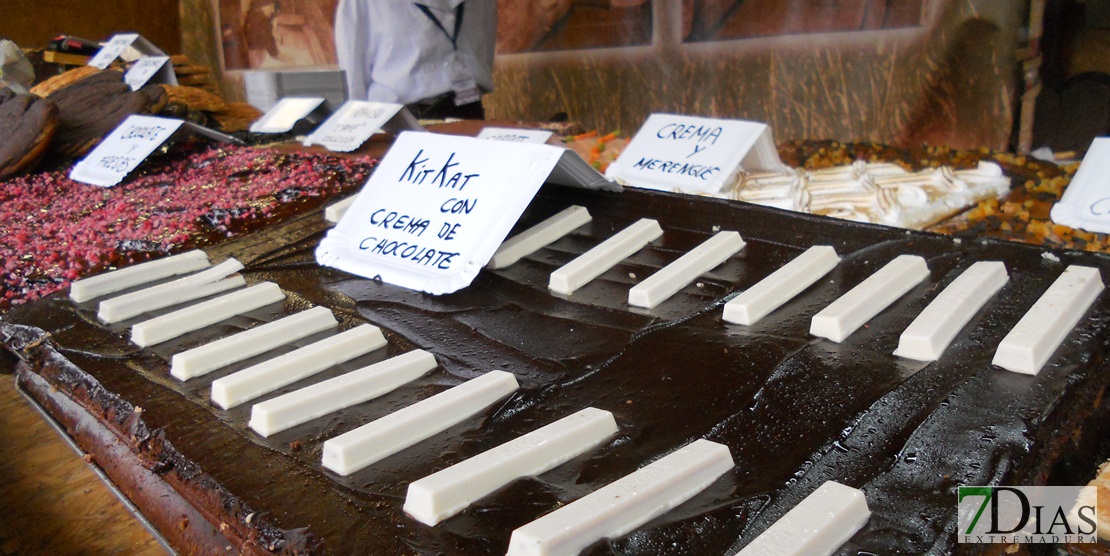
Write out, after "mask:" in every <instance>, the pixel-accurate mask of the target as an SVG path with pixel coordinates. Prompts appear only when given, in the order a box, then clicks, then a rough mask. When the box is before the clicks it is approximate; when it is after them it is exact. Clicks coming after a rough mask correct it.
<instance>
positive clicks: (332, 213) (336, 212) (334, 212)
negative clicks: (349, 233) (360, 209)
mask: <svg viewBox="0 0 1110 556" xmlns="http://www.w3.org/2000/svg"><path fill="white" fill-rule="evenodd" d="M357 198H358V195H357V194H356V195H351V196H350V197H347V198H346V199H343V200H342V201H339V202H336V203H332V204H330V205H328V207H327V208H325V209H324V220H327V221H328V222H331V223H333V224H334V223H337V222H339V220H340V219H341V218H343V215H344V214H347V210H349V209H350V208H351V205H353V204H355V199H357Z"/></svg>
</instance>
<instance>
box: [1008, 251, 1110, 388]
mask: <svg viewBox="0 0 1110 556" xmlns="http://www.w3.org/2000/svg"><path fill="white" fill-rule="evenodd" d="M1103 287H1104V286H1103V284H1102V275H1101V274H1100V273H1099V271H1098V269H1097V268H1091V267H1088V266H1078V265H1071V266H1069V267H1068V268H1066V269H1064V273H1063V274H1061V275H1060V277H1059V278H1057V279H1056V281H1055V282H1053V283H1052V285H1051V286H1049V287H1048V289H1047V290H1045V292H1044V293H1043V294H1041V297H1040V299H1038V300H1037V302H1036V303H1034V304H1033V306H1032V307H1030V308H1029V311H1027V312H1026V313H1025V316H1023V317H1021V320H1019V321H1018V323H1017V324H1016V325H1014V328H1013V329H1012V330H1010V333H1009V334H1006V337H1005V338H1003V339H1002V342H1001V343H1000V344H998V351H996V352H994V360H993V361H991V363H993V364H995V365H998V366H999V367H1002V368H1003V369H1006V370H1008V371H1013V372H1015V373H1024V374H1027V375H1035V374H1037V373H1039V372H1040V371H1041V367H1043V366H1044V364H1045V363H1047V362H1048V358H1049V357H1052V354H1053V353H1054V352H1055V351H1056V348H1058V347H1060V343H1061V342H1063V341H1064V338H1066V337H1067V335H1068V333H1069V332H1071V330H1072V329H1073V328H1075V325H1076V324H1077V323H1079V319H1081V318H1083V315H1085V314H1086V313H1087V309H1089V308H1090V307H1091V304H1092V303H1094V302H1095V299H1096V298H1098V294H1099V293H1100V292H1101V291H1102V288H1103Z"/></svg>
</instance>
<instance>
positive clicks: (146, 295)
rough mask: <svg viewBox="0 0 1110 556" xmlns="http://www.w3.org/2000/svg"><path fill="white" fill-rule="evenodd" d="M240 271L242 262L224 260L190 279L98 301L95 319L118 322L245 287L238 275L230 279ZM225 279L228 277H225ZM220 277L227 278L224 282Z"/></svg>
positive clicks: (189, 277)
mask: <svg viewBox="0 0 1110 556" xmlns="http://www.w3.org/2000/svg"><path fill="white" fill-rule="evenodd" d="M240 270H243V263H240V262H239V261H237V260H235V259H228V260H226V261H224V262H222V263H220V264H218V265H216V266H214V267H212V268H209V269H208V270H205V271H202V272H198V273H196V274H193V275H192V276H186V277H184V278H181V279H178V280H174V281H172V282H166V283H165V284H159V285H157V286H151V287H149V288H146V289H142V290H139V291H135V292H131V293H128V294H124V295H121V296H118V297H113V298H111V299H105V300H104V301H101V302H100V310H99V311H98V312H97V314H96V318H98V319H100V320H101V321H102V322H106V323H113V322H119V321H121V320H125V319H129V318H131V317H134V316H136V315H141V314H143V313H146V312H148V311H155V310H158V309H163V308H165V307H169V306H171V305H177V304H178V303H184V302H186V301H192V300H194V299H200V298H202V297H208V296H210V295H214V294H217V293H220V292H224V291H227V290H230V289H232V288H238V287H241V286H245V285H246V284H247V281H246V280H244V279H243V277H242V276H232V275H233V274H235V273H236V272H239V271H240ZM228 276H232V277H231V278H228ZM224 278H227V279H226V280H224ZM216 284H220V285H219V286H217V285H216Z"/></svg>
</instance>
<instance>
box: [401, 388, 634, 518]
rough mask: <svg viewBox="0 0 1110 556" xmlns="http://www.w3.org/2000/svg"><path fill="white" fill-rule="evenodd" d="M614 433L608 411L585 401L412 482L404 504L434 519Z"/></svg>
mask: <svg viewBox="0 0 1110 556" xmlns="http://www.w3.org/2000/svg"><path fill="white" fill-rule="evenodd" d="M616 433H617V422H616V420H614V419H613V414H612V413H609V412H608V411H604V410H601V409H596V408H592V407H588V408H586V409H583V410H582V411H579V412H578V413H575V414H573V415H569V416H567V417H563V418H562V419H559V420H558V421H555V422H554V423H551V424H550V425H547V426H544V427H542V428H539V429H537V430H534V431H532V432H530V433H528V434H526V435H524V436H521V437H519V438H517V439H515V440H512V441H509V442H506V443H504V444H502V445H500V446H498V447H496V448H493V449H492V450H488V451H486V452H483V453H481V454H478V455H476V456H474V457H472V458H470V459H467V460H465V461H461V462H459V463H456V464H455V465H452V466H451V467H448V468H447V469H444V470H442V471H439V472H437V473H433V474H431V475H428V476H427V477H424V478H423V479H420V480H419V481H416V482H414V483H410V484H409V490H408V496H406V497H405V506H404V510H405V512H406V513H408V514H409V515H411V516H412V517H414V518H416V520H417V521H419V522H421V523H424V524H426V525H435V524H437V523H439V522H441V521H443V520H444V519H447V518H449V517H451V516H453V515H455V514H457V513H459V512H461V511H463V510H464V509H466V507H467V506H469V505H470V504H471V503H472V502H474V501H475V500H478V499H479V498H482V497H483V496H486V495H488V494H489V493H491V492H493V491H495V490H497V489H499V488H501V487H503V486H505V485H507V484H509V483H510V482H512V481H514V480H516V479H518V478H520V477H526V476H533V475H539V474H541V473H544V472H546V471H548V470H551V469H554V468H555V467H558V466H559V465H562V464H563V463H566V462H567V461H569V460H571V459H573V458H575V457H578V456H580V455H582V454H584V453H585V452H586V451H587V450H590V449H592V448H594V447H595V446H597V445H598V444H601V443H602V442H603V441H604V440H605V439H606V438H609V437H611V436H613V435H614V434H616Z"/></svg>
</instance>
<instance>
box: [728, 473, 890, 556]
mask: <svg viewBox="0 0 1110 556" xmlns="http://www.w3.org/2000/svg"><path fill="white" fill-rule="evenodd" d="M870 517H871V510H870V509H869V508H868V507H867V498H866V497H865V496H864V494H863V491H861V490H858V489H854V488H852V487H850V486H845V485H842V484H840V483H837V482H835V481H828V482H826V483H825V484H823V485H821V486H820V487H818V488H817V490H815V491H813V492H812V493H810V495H809V496H806V498H805V500H802V501H801V502H800V503H799V504H798V505H797V506H794V507H793V508H791V509H790V511H788V512H786V515H784V516H782V517H781V518H779V520H778V521H776V522H775V523H774V524H773V525H771V526H770V527H769V528H767V530H766V531H764V532H763V533H761V534H760V535H759V536H758V537H756V538H755V540H753V541H752V542H751V543H749V544H748V546H745V547H744V549H743V550H741V551H740V552H739V553H737V556H829V555H830V554H832V553H834V552H836V551H837V549H839V548H840V547H841V546H842V545H843V544H844V543H846V542H848V539H850V538H852V535H854V534H856V532H857V531H859V530H860V529H861V528H863V526H864V524H866V523H867V520H868V519H870Z"/></svg>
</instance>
